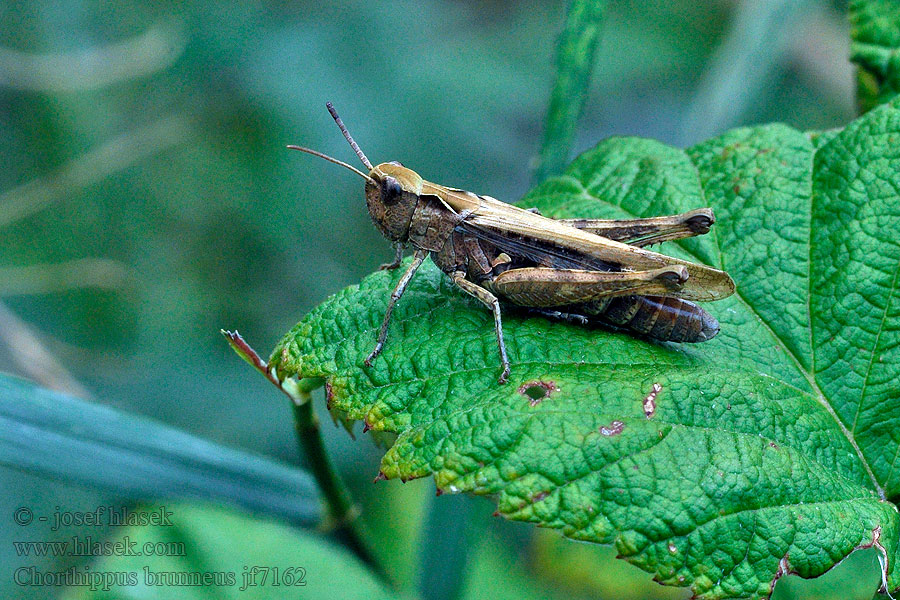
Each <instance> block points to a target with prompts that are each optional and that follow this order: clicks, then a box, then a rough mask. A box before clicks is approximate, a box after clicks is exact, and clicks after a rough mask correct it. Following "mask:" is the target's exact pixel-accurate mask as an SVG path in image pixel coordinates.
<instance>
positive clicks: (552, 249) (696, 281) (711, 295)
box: [423, 182, 735, 301]
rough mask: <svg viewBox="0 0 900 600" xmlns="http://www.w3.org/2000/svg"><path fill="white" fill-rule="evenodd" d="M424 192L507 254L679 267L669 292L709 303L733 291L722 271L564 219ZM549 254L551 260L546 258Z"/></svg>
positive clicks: (570, 262)
mask: <svg viewBox="0 0 900 600" xmlns="http://www.w3.org/2000/svg"><path fill="white" fill-rule="evenodd" d="M423 192H425V193H429V194H434V195H436V196H438V197H440V198H441V199H442V200H443V202H444V203H445V204H446V205H447V206H449V207H450V208H451V209H453V210H454V211H456V212H457V213H458V214H460V215H461V216H462V217H463V220H462V222H461V223H460V227H461V228H463V229H465V230H466V231H468V232H471V233H472V234H473V235H475V236H476V237H479V238H481V239H484V240H485V241H488V242H490V243H492V244H494V245H496V246H497V247H498V248H501V249H502V250H503V251H505V252H507V253H508V254H510V256H520V257H527V258H528V259H530V260H534V261H535V262H536V263H546V262H549V264H550V265H552V266H556V267H559V268H574V269H593V270H600V271H649V270H652V269H660V268H663V267H668V266H674V265H683V266H684V267H685V268H686V269H687V271H688V280H687V281H686V282H685V283H684V286H683V287H682V288H681V289H680V290H677V291H672V292H671V293H669V294H667V295H671V296H676V297H679V298H684V299H686V300H698V301H711V300H720V299H722V298H726V297H728V296H730V295H731V294H733V293H734V289H735V288H734V281H732V279H731V277H729V276H728V274H727V273H725V272H724V271H720V270H718V269H714V268H712V267H708V266H706V265H701V264H697V263H692V262H690V261H685V260H680V259H677V258H673V257H671V256H666V255H665V254H659V253H657V252H652V251H650V250H645V249H643V248H638V247H636V246H630V245H628V244H624V243H622V242H617V241H614V240H610V239H607V238H604V237H601V236H599V235H595V234H593V233H590V232H588V231H584V230H581V229H577V228H575V227H571V226H569V225H567V224H565V223H563V222H560V221H557V220H554V219H550V218H547V217H544V216H541V215H538V214H535V213H533V212H530V211H527V210H524V209H521V208H518V207H516V206H512V205H510V204H506V203H505V202H500V201H499V200H497V199H495V198H491V197H490V196H478V195H476V194H473V193H471V192H467V191H464V190H457V189H453V188H446V187H443V186H438V185H435V184H432V183H429V182H425V184H424V186H423ZM548 258H549V261H548V260H547V259H548Z"/></svg>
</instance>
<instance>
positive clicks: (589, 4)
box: [533, 0, 606, 183]
mask: <svg viewBox="0 0 900 600" xmlns="http://www.w3.org/2000/svg"><path fill="white" fill-rule="evenodd" d="M605 5H606V2H605V1H604V0H573V1H572V4H571V6H570V7H569V14H568V17H567V18H566V25H565V28H564V29H563V32H562V35H560V37H559V43H558V44H557V53H556V82H555V83H554V85H553V91H552V92H551V95H550V106H549V108H548V109H547V125H546V128H545V129H544V139H543V142H542V143H541V151H540V155H539V157H538V162H537V165H536V166H535V170H534V178H533V179H534V183H540V182H541V181H543V180H544V179H546V178H547V177H549V176H551V175H556V174H558V173H561V172H562V170H563V167H565V166H566V165H567V164H568V162H569V155H570V154H571V152H572V143H573V141H574V139H575V127H576V125H577V124H578V118H579V117H580V116H581V112H582V110H583V109H584V103H585V100H586V99H587V94H588V87H589V85H590V80H591V71H592V70H593V66H594V53H595V51H596V49H597V41H598V40H599V38H600V27H601V25H602V24H603V9H604V7H605Z"/></svg>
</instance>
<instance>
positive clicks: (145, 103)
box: [0, 0, 876, 598]
mask: <svg viewBox="0 0 900 600" xmlns="http://www.w3.org/2000/svg"><path fill="white" fill-rule="evenodd" d="M566 7H567V4H566V2H563V1H559V0H554V1H548V2H520V3H506V2H499V1H496V0H483V1H474V2H473V1H462V0H456V1H445V2H437V1H434V0H420V1H418V2H404V1H396V0H395V1H386V2H363V1H361V0H349V1H345V2H340V3H324V2H293V3H290V2H255V3H253V2H209V1H205V2H180V3H171V4H168V3H145V2H115V3H112V2H96V1H95V2H91V1H85V2H18V3H12V2H4V3H2V4H0V141H2V143H0V161H2V163H0V164H2V168H0V302H2V304H0V370H3V371H7V372H11V373H15V374H19V375H22V376H26V377H30V378H32V379H35V380H37V381H39V382H40V383H42V384H44V385H46V386H49V387H55V388H57V389H63V390H67V391H70V392H73V393H75V394H76V395H81V396H84V397H90V398H94V399H97V400H98V401H101V402H104V403H108V404H110V405H113V406H115V407H116V408H119V409H122V410H125V411H131V412H136V413H141V414H145V415H150V416H153V417H154V418H157V419H159V420H162V421H165V422H167V423H169V424H172V425H174V426H176V427H179V428H182V429H184V430H186V431H189V432H191V433H194V434H196V435H198V436H201V437H205V438H208V439H210V440H213V441H217V442H221V443H224V444H227V445H230V446H233V447H237V448H244V449H249V450H252V451H255V452H258V453H261V454H265V455H267V456H270V457H275V458H278V459H281V460H283V461H285V462H289V463H296V462H297V460H298V458H297V456H296V454H297V451H296V444H295V441H294V439H293V432H292V421H291V416H290V411H289V409H288V407H287V406H286V404H285V401H284V398H283V397H281V396H279V395H278V394H277V393H276V392H275V391H274V390H272V389H271V387H270V386H269V384H268V383H267V382H266V381H264V380H263V378H262V377H260V376H259V375H258V374H256V373H254V372H253V371H252V370H251V369H249V368H248V367H247V366H246V365H245V364H244V363H242V362H241V361H240V360H238V359H237V358H236V357H235V355H234V354H233V353H232V351H231V350H230V349H229V348H228V346H227V345H226V344H225V343H224V341H223V339H222V337H221V336H220V334H219V329H220V328H223V327H224V328H229V329H233V328H236V329H238V330H240V331H241V332H242V333H243V334H244V335H245V337H246V338H247V339H248V341H249V342H250V343H251V344H253V345H254V346H255V347H256V348H257V349H258V350H260V351H261V352H263V353H266V352H267V350H268V348H271V347H272V346H273V345H274V344H275V342H276V341H277V340H278V339H279V338H280V337H281V335H282V334H283V333H285V332H286V331H287V330H288V329H289V328H290V327H291V326H292V325H293V324H294V323H295V322H296V321H298V320H299V319H300V317H301V316H302V315H303V314H304V313H305V312H306V311H308V310H309V309H310V308H311V307H313V306H314V305H315V304H317V303H318V302H320V301H322V300H323V299H324V298H325V297H327V296H328V295H329V294H332V293H334V292H336V291H338V290H339V289H341V288H342V287H344V286H347V285H350V284H352V283H355V282H357V281H358V280H359V279H360V278H361V277H362V276H364V275H365V274H367V273H369V272H371V271H372V270H373V269H375V268H376V267H377V266H378V265H379V264H380V263H382V262H386V261H388V260H389V259H390V258H391V255H392V252H391V249H390V247H389V245H388V243H387V242H386V241H384V240H383V239H382V238H380V237H379V235H378V233H377V232H376V230H375V229H374V228H373V227H372V225H371V223H370V222H369V217H368V214H367V213H366V209H365V204H364V201H363V196H362V185H361V183H360V181H359V180H358V178H356V177H354V176H352V175H350V174H348V173H346V172H345V171H342V170H340V169H338V168H337V167H335V166H333V165H330V164H328V163H326V162H324V161H321V160H318V159H315V158H313V157H309V156H304V155H301V154H298V153H293V152H289V151H287V150H285V148H284V147H285V145H286V144H289V143H295V144H302V145H306V146H310V147H313V148H316V149H318V150H320V151H323V152H326V153H328V154H331V155H334V156H336V157H339V158H342V159H345V160H348V161H350V162H354V163H355V160H351V159H352V158H353V157H352V154H351V152H350V149H349V148H348V147H347V145H346V143H345V142H344V140H343V138H342V137H341V136H340V133H339V132H338V130H337V128H336V127H335V126H334V123H333V122H332V120H331V118H330V117H329V115H328V113H327V112H326V110H325V108H324V103H325V101H326V100H330V101H332V102H334V104H335V106H336V107H337V108H338V110H339V111H340V112H341V115H342V117H343V119H344V121H345V123H346V124H347V125H348V127H349V128H350V130H351V132H352V133H353V135H354V137H355V138H356V140H357V141H358V142H359V143H360V145H361V146H362V148H363V149H364V151H365V152H366V153H367V154H368V156H369V157H370V158H371V159H372V160H373V162H381V161H387V160H400V161H402V162H403V163H404V164H405V165H407V166H410V167H412V168H414V169H416V170H417V171H418V172H419V173H421V174H422V175H423V176H425V177H426V178H428V179H430V180H432V181H436V182H440V183H444V184H447V185H452V186H457V187H462V188H467V189H471V190H473V191H475V192H479V193H487V194H490V195H492V196H496V197H498V198H500V199H504V200H508V201H514V200H516V199H517V198H518V197H519V196H521V195H522V194H523V193H524V192H525V191H526V190H527V189H528V187H529V184H530V178H531V171H532V165H533V164H534V156H535V155H536V153H537V150H538V147H539V144H540V136H541V132H542V123H543V120H544V117H545V112H546V104H547V99H548V96H549V92H550V89H551V86H552V83H553V75H554V66H553V65H554V62H553V61H554V44H555V41H556V37H557V35H558V33H559V31H560V30H561V28H562V24H563V22H564V19H565V11H566ZM845 11H846V6H845V5H844V3H841V2H825V1H812V0H802V1H793V2H780V1H774V0H773V1H766V2H757V1H755V0H746V1H744V2H735V1H727V0H700V1H698V0H674V1H672V0H666V1H664V0H654V1H638V0H631V1H622V2H615V3H611V6H610V7H609V8H608V10H607V14H606V22H605V25H604V29H603V32H602V36H601V41H600V46H599V49H598V52H597V63H596V68H595V74H594V77H593V80H592V90H591V94H590V97H589V100H588V103H587V106H586V108H585V112H584V116H583V118H582V121H581V124H580V127H579V134H578V140H577V144H576V150H577V151H581V150H584V149H587V148H589V147H590V146H592V145H593V144H594V143H596V142H597V141H598V140H600V139H601V138H603V137H606V136H609V135H617V134H628V135H642V136H649V137H654V138H657V139H661V140H663V141H666V142H670V143H673V144H676V145H689V144H691V143H694V142H696V141H699V140H701V139H703V138H705V137H708V136H711V135H715V134H717V133H719V132H721V131H723V130H724V129H726V128H729V127H733V126H736V125H741V124H750V123H758V122H765V121H783V122H787V123H789V124H791V125H794V126H797V127H800V128H804V129H820V128H830V127H837V126H841V125H843V124H844V123H846V122H847V121H848V120H850V119H851V118H852V117H853V76H852V70H851V67H850V64H849V63H848V61H847V56H848V53H849V36H848V25H847V22H846V17H845ZM317 401H318V400H317ZM317 410H319V411H320V412H322V413H324V409H323V408H322V405H321V404H317ZM325 417H326V420H327V415H325ZM357 432H358V429H357ZM325 434H326V438H327V439H326V441H327V443H328V446H329V449H330V450H331V451H332V452H333V456H334V459H335V461H336V463H337V464H338V466H339V469H340V471H341V473H342V474H343V475H344V476H345V477H346V479H347V481H348V483H349V484H350V485H351V487H352V488H353V491H354V493H355V494H356V496H357V497H358V499H359V500H360V503H361V505H362V508H363V515H364V518H365V519H366V520H367V523H369V525H370V526H371V527H372V529H373V531H374V533H375V534H376V539H377V540H379V546H378V548H379V554H380V555H382V560H384V561H385V562H386V563H387V565H388V567H389V569H390V570H391V572H392V573H393V575H394V576H395V577H396V578H397V579H398V580H399V581H400V582H401V583H402V584H403V585H405V586H410V587H411V586H413V585H414V582H415V579H416V574H415V573H416V570H417V564H418V563H417V560H418V559H417V558H416V555H417V545H418V544H419V543H420V539H421V538H420V530H421V526H420V525H419V524H420V523H421V522H422V521H424V520H425V519H426V517H425V516H424V515H425V512H426V511H427V510H429V507H430V506H432V505H433V504H432V501H431V500H430V498H431V496H432V495H433V493H434V486H433V483H431V482H430V481H427V480H421V481H416V482H411V483H409V484H406V485H405V486H403V485H401V484H399V483H397V482H389V483H382V484H379V485H378V486H372V484H371V480H372V477H373V476H374V475H375V473H376V472H377V471H378V460H379V456H380V450H378V449H377V448H376V447H375V446H374V445H373V444H371V443H370V442H369V441H368V440H362V439H360V440H357V441H355V442H354V441H353V440H351V438H350V437H349V436H348V435H346V434H345V433H344V432H343V431H342V430H339V429H336V428H331V427H330V426H328V427H326V428H325ZM0 489H2V490H3V494H2V496H3V499H2V501H0V510H2V511H3V514H11V512H12V510H13V509H14V507H16V506H19V505H23V504H25V505H29V506H37V507H40V506H44V507H53V506H56V505H64V506H66V507H76V509H77V507H84V509H87V508H89V507H91V506H93V505H96V504H97V503H99V502H107V501H113V500H115V498H110V497H109V496H108V495H107V494H101V493H100V492H96V491H92V490H89V489H85V488H82V487H76V486H70V485H66V484H63V483H58V482H53V481H49V480H46V479H42V478H37V477H34V476H30V475H26V474H23V473H21V472H18V471H12V470H0ZM437 502H438V503H440V502H446V504H445V505H444V506H443V507H442V508H443V509H444V512H445V514H449V515H450V516H451V517H452V516H453V515H454V514H458V515H459V519H456V520H454V521H453V522H452V524H451V525H448V526H452V527H458V526H462V525H461V524H460V523H461V521H463V520H465V519H469V520H471V521H472V525H471V527H472V528H473V530H474V531H476V532H479V535H477V536H475V537H474V538H472V540H471V548H470V550H471V551H470V554H469V563H468V566H467V567H466V568H465V570H464V572H465V574H466V581H465V586H464V589H465V593H466V594H467V595H469V596H470V597H479V596H484V595H488V594H490V595H492V596H493V597H532V596H533V597H549V596H554V595H556V596H557V597H572V596H573V595H574V596H576V597H602V598H638V597H641V598H649V597H666V598H683V597H686V593H685V591H684V590H673V589H667V588H661V587H659V586H656V585H655V584H653V583H652V582H650V580H649V576H648V575H646V574H644V573H642V572H640V571H638V570H637V569H635V568H633V567H630V566H628V565H626V564H624V563H621V562H614V561H613V560H612V556H613V554H614V552H613V551H612V550H611V549H609V548H596V547H593V546H589V545H585V544H576V543H573V542H568V541H565V540H563V539H562V538H560V537H559V536H558V534H556V533H554V532H539V533H535V532H534V531H533V530H532V528H530V527H528V526H525V525H513V524H509V523H504V522H500V521H499V520H493V521H491V520H489V519H488V518H487V515H489V514H490V512H491V511H492V510H493V508H492V506H491V505H490V503H489V502H487V501H484V500H480V499H474V500H473V499H457V498H452V499H448V498H447V497H443V498H441V499H438V500H437ZM0 534H2V538H3V541H2V544H0V563H2V564H4V565H17V564H20V563H21V562H22V559H21V558H19V557H16V556H15V554H14V553H13V550H12V546H11V544H10V541H11V540H15V539H19V538H18V536H21V531H19V530H17V528H16V526H15V525H14V524H13V523H12V521H11V519H5V518H0ZM235 534H239V532H235ZM426 543H427V542H426ZM42 560H43V562H42V563H40V564H42V565H43V566H44V567H46V568H50V567H52V566H56V567H58V566H60V563H55V562H54V561H53V560H52V559H42ZM874 560H875V559H874V557H873V555H872V554H865V553H863V554H857V555H854V556H853V557H852V558H851V559H850V560H849V561H848V562H847V564H844V565H842V566H841V567H839V568H838V569H836V570H835V571H834V572H832V573H830V574H829V575H827V576H826V578H823V579H821V580H819V581H816V582H803V581H798V580H796V578H793V577H791V578H786V579H785V580H784V581H783V582H782V583H781V584H779V588H778V591H777V597H780V598H789V597H797V598H800V597H807V598H813V597H823V594H826V593H830V594H832V596H831V597H835V598H837V597H841V598H848V597H860V598H864V597H866V592H867V591H868V592H869V594H870V592H871V590H872V589H874V587H875V581H874V580H872V581H869V579H871V578H870V577H869V578H865V580H864V581H862V582H860V581H859V580H860V577H859V572H860V571H859V570H860V569H863V570H865V572H867V573H875V572H876V570H875V569H874V568H870V566H869V564H870V563H873V562H874ZM39 562H40V561H39ZM309 568H310V569H311V573H312V572H314V567H313V566H310V567H309ZM11 571H12V569H11V568H10V569H9V572H11ZM854 586H855V587H854ZM836 590H840V591H839V592H838V591H836ZM58 593H59V590H54V589H52V588H21V587H18V586H16V585H14V584H13V583H12V581H11V579H10V578H9V577H8V574H7V573H4V574H3V575H2V578H0V596H2V597H4V598H41V597H55V596H56V595H57V594H58ZM835 594H836V595H835ZM848 594H849V595H848ZM854 594H856V596H854Z"/></svg>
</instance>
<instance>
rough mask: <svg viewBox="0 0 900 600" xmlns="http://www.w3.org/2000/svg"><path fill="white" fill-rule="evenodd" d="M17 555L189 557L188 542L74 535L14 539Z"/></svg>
mask: <svg viewBox="0 0 900 600" xmlns="http://www.w3.org/2000/svg"><path fill="white" fill-rule="evenodd" d="M13 548H15V551H16V555H17V556H186V555H187V554H186V552H185V546H184V542H145V543H143V544H138V542H136V541H134V540H132V539H131V538H130V537H129V536H127V535H126V536H125V537H123V538H122V539H121V540H119V541H115V542H111V541H104V542H101V541H97V540H94V539H93V538H92V537H91V536H87V537H84V538H80V537H77V536H73V537H72V539H71V540H70V541H65V542H63V541H56V542H34V541H31V542H13Z"/></svg>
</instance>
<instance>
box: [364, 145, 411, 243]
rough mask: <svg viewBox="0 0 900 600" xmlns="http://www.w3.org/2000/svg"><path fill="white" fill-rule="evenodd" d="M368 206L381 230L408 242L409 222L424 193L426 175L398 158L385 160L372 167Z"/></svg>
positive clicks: (397, 240)
mask: <svg viewBox="0 0 900 600" xmlns="http://www.w3.org/2000/svg"><path fill="white" fill-rule="evenodd" d="M369 178H370V179H369V180H368V181H366V206H367V207H368V209H369V214H370V215H371V216H372V221H373V222H374V223H375V226H376V227H378V230H379V231H381V233H382V234H383V235H384V236H385V237H386V238H388V239H389V240H392V241H395V242H406V240H407V239H408V237H409V224H410V221H412V216H413V212H415V210H416V204H417V203H418V201H419V194H421V193H422V178H421V177H419V174H418V173H416V172H415V171H413V170H412V169H407V168H406V167H404V166H403V165H401V164H400V163H398V162H387V163H381V164H380V165H378V166H376V167H374V168H372V170H371V171H369Z"/></svg>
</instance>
